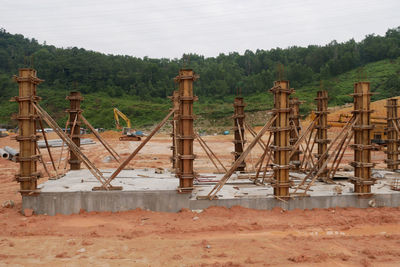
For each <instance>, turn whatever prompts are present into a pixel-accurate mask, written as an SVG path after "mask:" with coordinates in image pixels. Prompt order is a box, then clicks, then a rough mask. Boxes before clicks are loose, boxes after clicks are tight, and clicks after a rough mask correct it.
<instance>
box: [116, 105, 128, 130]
mask: <svg viewBox="0 0 400 267" xmlns="http://www.w3.org/2000/svg"><path fill="white" fill-rule="evenodd" d="M119 117H121V118H122V119H123V120H124V121H125V122H126V126H127V127H128V128H129V129H131V121H130V120H129V118H128V117H127V116H126V115H125V114H124V113H122V112H121V111H120V110H119V109H117V108H114V120H115V125H116V127H117V129H122V127H121V125H120V124H119Z"/></svg>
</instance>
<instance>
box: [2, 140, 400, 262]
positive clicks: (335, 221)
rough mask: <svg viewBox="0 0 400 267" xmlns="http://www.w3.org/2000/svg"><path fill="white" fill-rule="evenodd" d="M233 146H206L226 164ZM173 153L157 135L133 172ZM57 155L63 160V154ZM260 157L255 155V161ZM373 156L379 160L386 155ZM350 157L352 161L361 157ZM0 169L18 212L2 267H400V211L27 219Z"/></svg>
mask: <svg viewBox="0 0 400 267" xmlns="http://www.w3.org/2000/svg"><path fill="white" fill-rule="evenodd" d="M231 138H232V137H231V136H212V137H206V138H205V140H206V141H207V142H208V143H209V145H210V146H211V147H212V148H213V149H214V152H215V153H216V154H217V155H225V156H223V157H221V160H222V161H223V163H224V164H225V165H229V164H231V162H232V156H231V155H230V154H229V153H230V151H231V150H232V143H231ZM107 140H108V141H109V142H110V143H111V144H112V145H113V146H114V147H115V148H116V149H117V151H121V154H122V155H123V156H127V155H128V154H129V152H131V151H132V150H133V149H134V147H136V146H137V143H134V144H133V143H129V142H119V141H118V137H117V136H116V137H113V136H109V138H107ZM4 145H10V146H12V147H15V148H17V147H18V146H17V143H16V142H15V141H12V140H10V138H9V137H7V138H1V139H0V147H3V146H4ZM169 146H170V140H169V137H168V136H167V135H158V136H156V138H155V139H154V141H151V143H149V145H148V146H146V147H145V149H144V150H143V152H142V153H140V154H139V157H138V159H137V160H136V161H135V162H134V163H132V164H131V166H130V167H159V166H162V167H165V168H168V167H169V166H170V164H169V162H168V160H169V156H170V153H171V151H170V150H169ZM83 148H84V151H85V153H87V155H88V156H89V158H90V159H91V160H93V161H94V162H95V164H96V166H99V167H101V168H115V167H116V166H117V163H115V162H111V163H103V162H102V161H103V159H104V157H105V156H106V155H107V153H106V152H105V150H104V149H103V148H102V147H101V146H100V145H99V144H98V143H97V144H96V145H88V146H84V147H83ZM55 151H56V152H57V153H56V155H57V156H56V158H58V157H59V153H60V152H59V151H60V149H59V148H58V149H55ZM42 153H44V154H45V160H46V161H48V156H47V154H46V153H45V150H42ZM195 153H196V154H198V159H196V170H200V171H207V170H208V171H210V170H211V171H213V170H214V169H211V168H210V167H208V166H211V163H209V162H208V161H207V160H206V158H205V154H204V153H203V152H202V151H201V150H200V148H199V147H198V146H196V147H195ZM259 153H261V151H256V152H254V155H252V157H253V158H254V161H256V159H257V157H258V156H259ZM64 156H65V151H64ZM374 156H375V158H378V161H379V158H383V153H382V152H375V153H374ZM346 157H347V159H346V160H347V161H350V160H351V157H352V153H351V152H350V151H349V152H348V155H346ZM0 166H1V172H0V181H1V183H2V185H1V188H2V190H1V191H0V204H1V203H3V202H4V201H6V200H13V201H14V202H15V207H13V208H4V207H0V224H1V228H0V266H3V265H4V266H6V265H7V266H8V265H14V266H89V265H95V266H269V265H271V266H287V265H291V264H296V265H297V266H321V265H324V266H400V209H399V208H369V209H353V208H347V209H342V208H337V209H327V210H305V211H302V210H293V211H283V210H281V209H275V210H272V211H256V210H250V209H245V208H241V207H234V208H231V209H227V208H215V207H213V208H209V209H206V210H204V211H203V212H201V213H195V212H192V211H189V210H183V211H181V212H179V213H161V212H151V211H143V210H134V211H129V212H120V213H94V212H92V213H85V212H82V213H81V214H77V215H70V216H66V215H57V216H46V215H33V216H31V217H25V216H23V215H21V213H20V208H21V197H20V195H19V193H18V192H17V190H18V184H17V183H16V182H14V181H13V179H14V178H13V177H14V174H15V173H16V172H17V170H18V165H17V164H15V163H13V162H10V161H6V160H3V159H0ZM48 166H49V168H50V165H48ZM61 166H63V163H62V164H61ZM40 169H41V170H42V168H40ZM42 171H43V170H42ZM43 181H44V180H42V181H41V182H43Z"/></svg>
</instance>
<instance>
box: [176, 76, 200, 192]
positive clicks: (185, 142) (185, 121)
mask: <svg viewBox="0 0 400 267" xmlns="http://www.w3.org/2000/svg"><path fill="white" fill-rule="evenodd" d="M195 79H196V76H195V74H194V72H193V70H191V69H181V70H180V71H179V75H178V76H177V77H176V78H175V80H176V81H177V82H179V103H180V105H179V123H178V124H179V128H178V131H179V132H178V134H177V136H176V138H177V140H179V145H178V160H179V164H178V167H179V169H178V170H177V172H176V173H177V176H178V178H179V188H178V191H179V192H180V193H190V192H191V191H192V190H193V180H194V177H195V174H194V171H193V161H194V158H195V155H194V154H193V139H194V131H193V101H194V100H195V97H194V95H193V82H194V80H195Z"/></svg>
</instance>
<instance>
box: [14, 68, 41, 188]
mask: <svg viewBox="0 0 400 267" xmlns="http://www.w3.org/2000/svg"><path fill="white" fill-rule="evenodd" d="M36 75H37V73H36V70H34V69H31V68H24V69H19V76H18V77H15V80H16V81H17V82H18V85H19V95H18V96H17V97H15V98H14V100H15V101H16V102H18V106H19V108H18V109H19V112H18V116H17V120H18V136H17V137H16V140H17V141H18V142H19V156H18V158H17V161H18V162H19V166H20V171H19V173H18V174H17V175H16V176H15V177H16V180H17V181H18V182H19V183H20V193H21V194H22V195H24V194H29V193H32V192H34V191H35V190H36V189H37V179H38V178H40V173H39V172H38V170H37V161H38V159H39V155H37V154H36V141H37V140H38V136H37V135H36V120H37V118H38V115H37V113H36V110H35V109H34V107H33V105H32V104H33V103H35V102H37V101H39V97H37V96H36V86H37V85H38V84H40V83H41V82H42V81H43V80H40V79H39V78H37V76H36Z"/></svg>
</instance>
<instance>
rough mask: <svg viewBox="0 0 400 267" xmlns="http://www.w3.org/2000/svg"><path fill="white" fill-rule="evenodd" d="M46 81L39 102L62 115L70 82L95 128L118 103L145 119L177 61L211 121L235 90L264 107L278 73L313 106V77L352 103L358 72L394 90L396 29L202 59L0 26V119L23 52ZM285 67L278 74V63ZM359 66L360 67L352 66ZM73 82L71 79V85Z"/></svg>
mask: <svg viewBox="0 0 400 267" xmlns="http://www.w3.org/2000/svg"><path fill="white" fill-rule="evenodd" d="M27 56H31V57H32V58H33V60H32V61H33V62H32V63H30V64H33V67H34V68H35V69H37V71H38V76H39V77H40V78H41V79H44V80H45V82H44V83H43V84H41V85H40V86H39V95H40V96H42V97H43V101H42V105H43V106H45V108H46V109H48V110H50V111H51V112H52V114H54V116H55V117H56V118H57V119H59V121H62V117H63V116H64V115H65V114H64V112H63V110H62V109H63V108H64V107H66V104H67V103H66V101H65V96H66V95H67V94H68V92H69V91H71V90H73V89H74V87H75V86H76V88H77V89H78V90H79V91H81V92H82V93H83V94H84V95H85V97H86V99H85V101H84V108H85V113H86V114H87V115H86V116H87V117H88V118H89V120H91V121H92V122H93V123H94V124H95V126H96V127H106V128H110V127H113V118H112V111H111V110H110V109H112V107H113V106H118V107H119V108H120V109H121V110H122V111H123V112H125V113H126V114H127V115H128V116H129V117H131V118H132V120H133V121H134V123H136V125H152V124H153V123H155V122H156V121H157V120H159V119H161V118H162V117H163V116H164V114H165V112H166V111H167V110H168V108H169V101H168V100H167V99H166V96H168V95H170V94H171V92H172V90H173V89H174V87H175V85H174V82H173V77H175V76H176V75H177V73H178V70H179V68H181V67H190V68H193V69H194V70H195V71H196V73H198V74H199V75H200V79H199V80H198V81H197V82H196V85H195V93H196V95H198V96H199V98H200V101H199V103H197V107H196V110H197V112H198V113H199V115H200V116H201V117H202V118H203V119H209V120H211V121H212V122H213V123H216V124H218V123H219V120H220V119H222V118H224V117H226V116H229V113H230V112H231V109H232V107H231V103H232V99H233V97H234V95H235V93H236V92H237V89H238V88H241V92H242V94H243V95H244V96H245V97H246V102H247V103H248V110H249V111H260V110H266V109H268V108H270V105H271V99H272V98H271V96H270V94H269V93H268V89H269V88H270V87H271V86H272V83H273V81H274V80H276V79H278V77H279V76H282V75H283V77H282V78H285V79H288V80H290V82H291V86H292V87H294V88H295V89H296V91H297V93H296V94H297V95H298V96H299V97H300V98H301V99H304V100H307V101H308V102H307V103H306V104H305V105H304V107H303V111H304V112H305V111H306V110H307V109H309V108H312V98H313V97H314V93H315V91H316V90H318V88H319V87H320V83H321V82H320V81H322V84H323V86H324V88H325V89H327V90H328V91H329V93H330V95H331V105H333V104H334V105H341V104H343V103H345V102H348V101H351V98H349V97H348V96H347V94H349V93H350V92H351V90H352V83H353V82H354V81H356V80H357V79H360V77H361V76H363V75H364V76H367V79H369V80H371V81H372V88H373V90H374V91H376V92H380V94H378V95H377V96H374V97H375V98H384V97H390V96H394V95H398V94H400V78H399V73H400V63H399V59H398V58H399V57H400V27H398V28H395V29H390V30H388V31H387V32H386V34H385V35H384V36H377V35H374V34H371V35H368V36H366V37H365V39H364V40H362V41H361V42H355V41H354V40H349V41H347V42H344V43H337V42H336V41H332V42H330V43H329V44H327V45H325V46H315V45H310V46H308V47H289V48H286V49H281V48H276V49H271V50H268V51H265V50H257V51H246V52H245V53H244V54H243V55H240V54H238V53H236V52H233V53H230V54H228V55H226V54H220V55H219V56H217V57H210V58H205V57H204V56H201V55H195V54H188V55H183V56H182V58H180V59H151V58H146V57H145V58H136V57H131V56H117V55H105V54H101V53H98V52H93V51H88V50H85V49H79V48H76V47H73V48H56V47H54V46H51V45H46V44H39V43H38V42H37V41H36V40H35V39H27V38H24V36H22V35H18V34H15V35H14V34H10V33H8V32H6V30H4V29H2V30H1V31H0V104H1V105H2V108H1V111H0V124H8V123H10V121H9V117H10V114H11V113H13V112H16V110H17V109H16V105H15V104H14V103H9V102H8V100H9V99H10V97H12V96H14V95H16V94H17V85H16V84H15V83H14V82H13V81H12V80H11V77H12V75H15V74H17V73H18V68H19V67H25V66H26V64H25V62H26V57H27ZM280 64H282V65H283V66H284V71H283V74H282V73H281V74H278V65H280ZM359 67H363V70H362V71H359ZM74 84H76V85H74Z"/></svg>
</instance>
